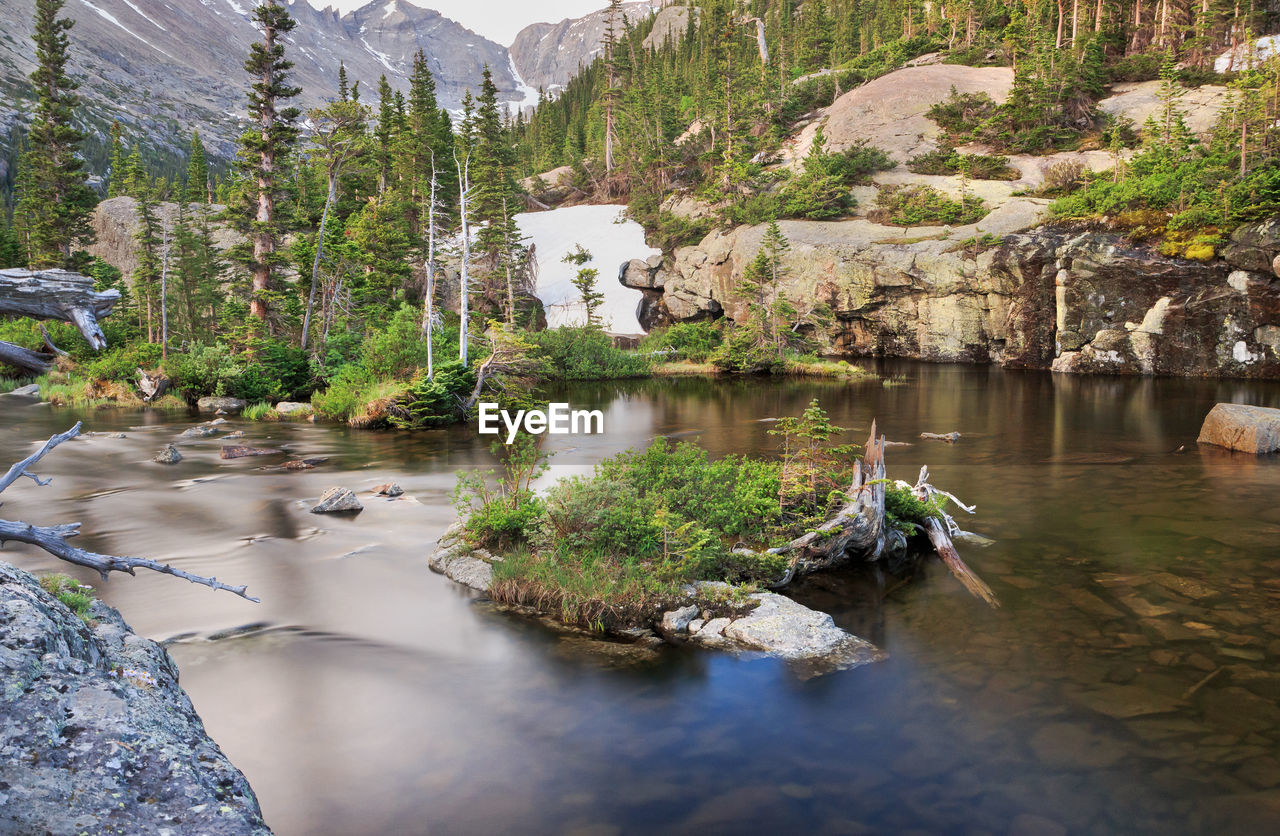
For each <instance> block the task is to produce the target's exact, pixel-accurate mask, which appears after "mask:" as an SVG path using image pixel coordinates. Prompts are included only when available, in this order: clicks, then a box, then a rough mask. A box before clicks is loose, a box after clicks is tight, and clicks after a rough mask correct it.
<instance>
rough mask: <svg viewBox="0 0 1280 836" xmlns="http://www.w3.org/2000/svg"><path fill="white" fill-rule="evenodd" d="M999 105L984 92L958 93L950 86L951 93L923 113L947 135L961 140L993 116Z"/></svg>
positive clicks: (969, 135)
mask: <svg viewBox="0 0 1280 836" xmlns="http://www.w3.org/2000/svg"><path fill="white" fill-rule="evenodd" d="M999 107H1000V106H999V105H997V104H996V102H995V99H993V98H991V97H990V96H988V95H987V94H986V93H960V92H957V91H956V88H954V87H952V88H951V95H950V96H948V97H947V98H946V100H945V101H941V102H938V103H937V104H935V105H933V106H932V107H930V108H929V110H928V111H927V112H926V114H925V115H926V116H928V117H929V118H930V119H932V120H933V121H934V122H935V123H936V124H937V125H938V127H939V128H942V130H943V132H944V133H945V134H947V135H948V136H949V137H954V138H956V139H958V140H963V139H967V138H969V137H971V136H972V135H973V132H974V131H975V130H977V128H978V126H979V125H981V124H983V123H984V122H986V121H987V120H989V119H990V118H991V117H992V116H995V114H996V110H997V109H998V108H999ZM957 144H959V143H957Z"/></svg>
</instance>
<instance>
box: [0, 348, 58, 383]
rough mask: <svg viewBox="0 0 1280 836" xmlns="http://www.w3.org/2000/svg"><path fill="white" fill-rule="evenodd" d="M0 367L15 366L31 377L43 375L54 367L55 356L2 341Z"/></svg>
mask: <svg viewBox="0 0 1280 836" xmlns="http://www.w3.org/2000/svg"><path fill="white" fill-rule="evenodd" d="M0 365H5V366H13V367H14V368H15V369H20V370H21V371H24V372H26V373H27V374H30V375H42V374H44V373H45V372H47V371H49V369H50V368H51V367H52V366H53V355H52V354H42V353H41V352H39V351H31V350H30V349H27V348H23V347H22V346H20V345H14V344H13V343H7V342H4V341H3V340H0Z"/></svg>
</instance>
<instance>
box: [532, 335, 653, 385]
mask: <svg viewBox="0 0 1280 836" xmlns="http://www.w3.org/2000/svg"><path fill="white" fill-rule="evenodd" d="M528 339H529V341H530V342H531V343H533V344H534V345H536V346H537V347H538V349H539V350H540V351H541V352H542V355H543V357H544V358H545V359H546V361H547V371H548V373H549V376H550V377H552V378H554V379H556V380H614V379H618V378H627V377H644V376H645V375H647V374H648V373H649V361H648V359H647V358H646V357H644V356H643V355H641V354H639V353H637V352H634V351H623V350H622V349H620V348H618V347H616V346H615V345H614V344H613V339H612V338H610V336H609V335H608V334H606V333H604V332H603V331H601V330H600V329H599V328H592V327H587V326H582V327H571V326H566V327H563V328H549V329H547V330H546V331H536V332H534V333H532V334H529V335H528Z"/></svg>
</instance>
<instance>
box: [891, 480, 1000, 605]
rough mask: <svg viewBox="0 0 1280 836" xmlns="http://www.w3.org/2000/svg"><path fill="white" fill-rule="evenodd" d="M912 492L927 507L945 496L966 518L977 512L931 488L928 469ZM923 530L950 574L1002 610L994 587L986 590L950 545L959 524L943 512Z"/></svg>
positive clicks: (950, 495)
mask: <svg viewBox="0 0 1280 836" xmlns="http://www.w3.org/2000/svg"><path fill="white" fill-rule="evenodd" d="M912 490H913V491H914V492H915V495H916V498H917V499H919V500H920V501H921V502H924V503H928V502H929V501H930V500H932V499H933V498H934V497H937V496H945V497H946V498H947V499H949V500H951V501H952V502H954V503H955V504H956V505H957V506H958V507H959V508H960V509H961V510H963V511H964V512H965V513H967V514H972V513H973V512H974V510H976V509H975V508H974V506H972V505H965V504H964V503H963V502H961V501H960V500H958V499H956V498H955V496H954V495H952V494H950V493H947V492H946V491H941V490H938V489H937V488H935V487H934V486H933V485H930V484H929V467H928V465H926V466H924V467H922V468H920V478H918V479H917V480H916V484H915V487H914V488H912ZM924 530H925V533H926V534H927V535H929V542H930V543H932V544H933V550H934V551H935V552H937V553H938V557H940V558H942V562H943V563H945V564H947V568H948V569H950V570H951V574H953V575H955V576H956V577H957V578H958V579H959V580H960V583H962V584H964V588H965V589H967V590H969V591H970V592H971V593H973V595H975V596H976V597H978V598H981V599H982V600H984V601H986V602H987V603H988V604H990V605H991V606H993V607H998V606H1000V602H999V601H998V600H997V599H996V594H995V592H993V591H992V589H991V587H989V586H987V584H986V582H984V581H983V580H982V578H980V577H978V576H977V574H975V573H974V571H973V570H972V569H970V568H969V567H968V566H967V565H965V562H964V561H963V560H961V559H960V553H959V552H957V551H956V547H955V544H954V543H952V542H951V536H952V535H953V534H959V533H960V526H958V525H956V521H955V520H953V519H952V518H951V515H950V514H948V513H947V512H945V511H940V512H939V516H936V517H929V518H928V519H926V520H925V522H924Z"/></svg>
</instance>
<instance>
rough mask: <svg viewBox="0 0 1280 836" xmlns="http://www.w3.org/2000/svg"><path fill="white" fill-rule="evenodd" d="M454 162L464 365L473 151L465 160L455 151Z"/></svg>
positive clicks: (460, 356)
mask: <svg viewBox="0 0 1280 836" xmlns="http://www.w3.org/2000/svg"><path fill="white" fill-rule="evenodd" d="M453 163H454V165H455V166H457V169H458V215H459V216H460V218H461V220H462V271H461V272H462V277H461V278H460V279H459V281H458V284H459V294H458V295H459V300H458V311H459V314H460V316H461V320H462V321H461V323H460V324H459V331H458V359H459V360H461V361H462V365H464V366H465V365H466V364H467V317H468V316H469V315H470V312H469V311H468V296H469V295H470V293H471V275H470V271H471V221H470V218H469V215H470V212H471V210H470V208H469V206H468V203H469V202H470V199H471V188H472V187H471V152H470V151H468V152H467V155H466V157H465V159H464V160H461V161H459V160H458V152H457V151H454V152H453Z"/></svg>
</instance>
